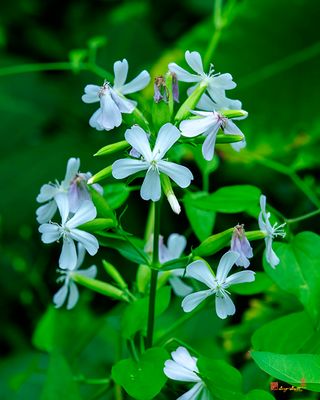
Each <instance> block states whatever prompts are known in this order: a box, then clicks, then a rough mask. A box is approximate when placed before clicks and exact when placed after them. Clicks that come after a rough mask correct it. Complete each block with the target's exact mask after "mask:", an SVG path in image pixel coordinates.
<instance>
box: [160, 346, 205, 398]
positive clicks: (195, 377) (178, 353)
mask: <svg viewBox="0 0 320 400" xmlns="http://www.w3.org/2000/svg"><path fill="white" fill-rule="evenodd" d="M171 357H172V360H171V359H170V360H167V361H166V362H165V364H164V369H163V372H164V373H165V375H166V376H167V377H168V378H170V379H173V380H175V381H181V382H192V383H195V385H194V386H193V387H192V388H191V389H190V390H188V391H187V392H186V393H184V394H183V395H182V396H180V397H178V398H177V400H192V399H193V400H196V399H201V400H211V399H212V396H211V394H210V392H209V390H208V388H207V387H206V385H205V383H204V382H203V380H202V379H201V377H200V376H199V369H198V367H197V361H198V359H197V358H196V357H193V356H191V355H190V353H189V352H188V350H187V349H186V348H185V347H182V346H180V347H178V348H177V350H175V351H173V352H172V353H171Z"/></svg>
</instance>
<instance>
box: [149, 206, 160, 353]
mask: <svg viewBox="0 0 320 400" xmlns="http://www.w3.org/2000/svg"><path fill="white" fill-rule="evenodd" d="M159 232H160V202H159V201H158V202H156V203H155V204H154V230H153V254H152V270H151V280H150V293H149V310H148V329H147V339H146V348H147V349H148V348H149V347H152V341H153V329H154V315H155V305H156V294H157V280H158V264H159Z"/></svg>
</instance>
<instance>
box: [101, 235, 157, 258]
mask: <svg viewBox="0 0 320 400" xmlns="http://www.w3.org/2000/svg"><path fill="white" fill-rule="evenodd" d="M97 239H98V240H99V243H100V245H101V246H105V247H110V248H112V249H115V250H117V251H118V252H119V253H120V254H121V255H122V256H123V257H125V258H126V259H128V260H130V261H132V262H134V263H136V264H146V265H149V264H150V258H149V257H148V256H147V254H146V253H145V252H144V250H143V248H144V241H143V240H141V239H139V238H137V237H135V236H128V237H127V238H125V237H123V236H121V235H117V234H114V235H113V234H110V235H109V234H108V232H99V235H97Z"/></svg>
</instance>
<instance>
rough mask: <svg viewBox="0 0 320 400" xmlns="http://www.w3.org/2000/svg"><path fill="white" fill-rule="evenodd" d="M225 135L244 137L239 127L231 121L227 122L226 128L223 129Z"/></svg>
mask: <svg viewBox="0 0 320 400" xmlns="http://www.w3.org/2000/svg"><path fill="white" fill-rule="evenodd" d="M223 131H224V133H225V134H227V135H240V136H244V135H243V133H242V132H241V130H240V129H239V128H238V127H237V125H236V124H235V123H234V122H232V121H231V120H230V119H228V120H227V123H226V126H225V127H224V129H223Z"/></svg>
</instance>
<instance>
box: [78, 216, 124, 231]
mask: <svg viewBox="0 0 320 400" xmlns="http://www.w3.org/2000/svg"><path fill="white" fill-rule="evenodd" d="M116 225H117V224H116V222H115V220H113V219H111V218H96V219H94V220H92V221H89V222H86V223H85V224H82V225H80V226H78V229H82V230H83V231H87V232H98V231H103V230H105V229H110V228H114V227H116Z"/></svg>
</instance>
